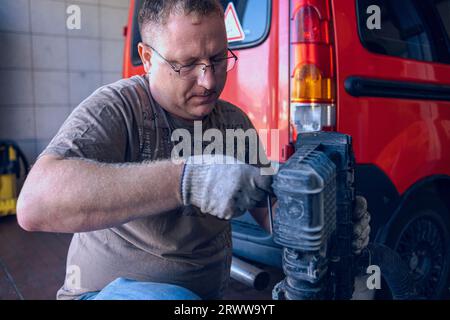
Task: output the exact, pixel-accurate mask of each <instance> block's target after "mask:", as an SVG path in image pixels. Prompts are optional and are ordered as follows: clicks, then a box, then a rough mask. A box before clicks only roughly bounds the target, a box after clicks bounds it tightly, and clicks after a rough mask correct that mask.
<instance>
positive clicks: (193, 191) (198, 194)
mask: <svg viewBox="0 0 450 320" xmlns="http://www.w3.org/2000/svg"><path fill="white" fill-rule="evenodd" d="M271 185H272V177H271V176H262V175H261V174H260V169H259V168H256V167H254V166H251V165H247V164H245V163H243V162H240V161H238V160H236V159H235V158H232V157H227V156H223V155H203V156H202V155H199V156H192V157H189V158H188V159H187V161H186V163H185V165H184V169H183V174H182V176H181V197H182V199H183V204H184V205H185V206H188V205H194V206H196V207H198V208H199V209H200V210H201V211H202V212H203V213H209V214H211V215H213V216H216V217H217V218H220V219H226V220H229V219H231V218H233V217H237V216H240V215H242V214H244V213H245V211H246V210H248V209H251V208H254V207H255V206H256V205H257V204H258V203H259V202H260V201H262V200H264V199H265V197H266V195H267V193H268V192H272V189H271Z"/></svg>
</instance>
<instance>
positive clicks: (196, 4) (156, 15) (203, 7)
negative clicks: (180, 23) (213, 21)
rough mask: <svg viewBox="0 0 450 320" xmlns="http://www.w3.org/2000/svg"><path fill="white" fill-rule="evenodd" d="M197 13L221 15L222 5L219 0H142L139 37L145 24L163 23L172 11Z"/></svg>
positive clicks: (156, 24)
mask: <svg viewBox="0 0 450 320" xmlns="http://www.w3.org/2000/svg"><path fill="white" fill-rule="evenodd" d="M177 11H178V12H182V13H185V14H190V13H197V14H199V15H201V16H206V15H209V14H211V13H217V14H219V15H220V16H221V17H223V15H224V13H223V7H222V5H221V3H220V1H219V0H144V2H143V3H142V6H141V9H140V10H139V16H138V23H139V31H140V33H141V37H143V31H144V28H145V26H146V25H147V24H153V25H155V26H158V25H164V24H166V22H167V18H168V17H169V15H170V14H171V13H173V12H177Z"/></svg>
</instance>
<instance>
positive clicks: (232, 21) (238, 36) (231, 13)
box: [225, 2, 245, 42]
mask: <svg viewBox="0 0 450 320" xmlns="http://www.w3.org/2000/svg"><path fill="white" fill-rule="evenodd" d="M225 27H226V28H227V38H228V42H236V41H243V40H244V39H245V34H244V29H242V25H241V22H240V21H239V18H238V15H237V12H236V8H235V7H234V4H233V2H230V3H228V6H227V8H226V9H225Z"/></svg>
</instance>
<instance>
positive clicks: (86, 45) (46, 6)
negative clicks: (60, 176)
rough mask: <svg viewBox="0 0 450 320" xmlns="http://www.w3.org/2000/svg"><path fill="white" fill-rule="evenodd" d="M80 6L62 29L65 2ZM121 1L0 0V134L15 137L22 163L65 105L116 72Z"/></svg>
mask: <svg viewBox="0 0 450 320" xmlns="http://www.w3.org/2000/svg"><path fill="white" fill-rule="evenodd" d="M71 4H75V5H78V6H80V8H81V29H80V30H68V29H67V27H66V20H67V17H68V14H67V13H66V10H67V7H68V6H69V5H71ZM128 5H129V0H78V1H69V0H1V5H0V139H11V140H15V141H16V142H17V143H18V144H19V146H20V147H21V148H22V150H23V151H24V152H25V154H26V155H27V157H28V159H29V161H30V162H33V161H34V160H35V158H36V156H37V155H38V154H39V153H40V152H41V150H42V149H43V148H45V146H46V145H47V144H48V142H49V141H50V139H51V138H52V137H53V136H54V134H55V133H56V132H57V130H58V129H59V127H60V126H61V124H62V123H63V121H64V120H65V119H66V118H67V116H68V115H69V114H70V112H71V111H72V110H73V108H74V107H76V106H77V105H78V104H79V103H80V102H81V101H82V100H83V99H84V98H86V97H87V96H88V95H89V94H90V93H92V92H93V91H94V90H95V89H96V88H98V87H99V86H101V85H102V84H106V83H111V82H114V81H116V80H118V79H120V77H121V69H122V55H123V46H124V41H123V27H124V26H125V25H126V22H127V16H128Z"/></svg>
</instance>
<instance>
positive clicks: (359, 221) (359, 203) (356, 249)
mask: <svg viewBox="0 0 450 320" xmlns="http://www.w3.org/2000/svg"><path fill="white" fill-rule="evenodd" d="M369 222H370V213H369V212H368V211H367V201H366V199H365V198H364V197H361V196H356V204H355V210H354V211H353V242H352V247H353V253H354V254H356V255H358V254H360V253H361V251H362V250H363V249H364V248H366V247H367V245H368V244H369V234H370V225H369Z"/></svg>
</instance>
